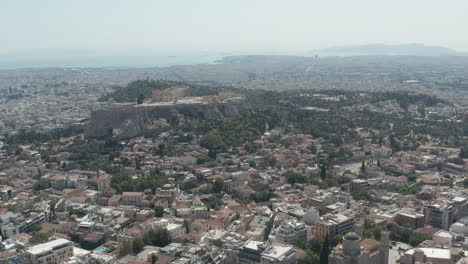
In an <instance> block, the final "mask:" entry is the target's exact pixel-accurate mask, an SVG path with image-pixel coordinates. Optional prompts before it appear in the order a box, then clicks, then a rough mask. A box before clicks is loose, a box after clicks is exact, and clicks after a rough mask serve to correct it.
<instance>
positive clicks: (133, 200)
mask: <svg viewBox="0 0 468 264" xmlns="http://www.w3.org/2000/svg"><path fill="white" fill-rule="evenodd" d="M144 196H145V194H144V193H142V192H123V193H122V199H121V204H123V205H138V204H139V203H140V201H141V200H143V198H144Z"/></svg>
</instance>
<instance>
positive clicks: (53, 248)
mask: <svg viewBox="0 0 468 264" xmlns="http://www.w3.org/2000/svg"><path fill="white" fill-rule="evenodd" d="M26 252H27V253H28V255H29V260H30V261H31V264H61V263H65V261H66V260H67V259H68V258H69V257H71V256H73V245H72V242H71V241H68V240H66V239H62V238H60V239H56V240H53V241H49V242H46V243H43V244H39V245H36V246H33V247H30V248H29V249H28V250H27V251H26Z"/></svg>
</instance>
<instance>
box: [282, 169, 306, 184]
mask: <svg viewBox="0 0 468 264" xmlns="http://www.w3.org/2000/svg"><path fill="white" fill-rule="evenodd" d="M283 176H284V177H286V179H287V180H288V182H289V183H291V184H294V183H304V182H306V181H307V178H306V177H305V176H304V175H302V174H300V173H297V172H292V171H287V172H285V173H284V174H283Z"/></svg>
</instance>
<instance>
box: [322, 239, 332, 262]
mask: <svg viewBox="0 0 468 264" xmlns="http://www.w3.org/2000/svg"><path fill="white" fill-rule="evenodd" d="M328 255H330V244H329V242H328V237H327V238H325V239H324V240H323V244H322V250H321V251H320V264H328Z"/></svg>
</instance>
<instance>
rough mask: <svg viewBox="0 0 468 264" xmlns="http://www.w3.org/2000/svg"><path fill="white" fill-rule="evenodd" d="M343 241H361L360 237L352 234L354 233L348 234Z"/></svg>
mask: <svg viewBox="0 0 468 264" xmlns="http://www.w3.org/2000/svg"><path fill="white" fill-rule="evenodd" d="M344 239H346V240H361V237H360V236H359V235H358V234H356V233H354V232H349V233H347V234H346V235H345V236H344Z"/></svg>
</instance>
